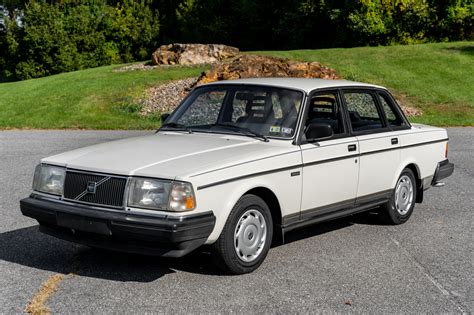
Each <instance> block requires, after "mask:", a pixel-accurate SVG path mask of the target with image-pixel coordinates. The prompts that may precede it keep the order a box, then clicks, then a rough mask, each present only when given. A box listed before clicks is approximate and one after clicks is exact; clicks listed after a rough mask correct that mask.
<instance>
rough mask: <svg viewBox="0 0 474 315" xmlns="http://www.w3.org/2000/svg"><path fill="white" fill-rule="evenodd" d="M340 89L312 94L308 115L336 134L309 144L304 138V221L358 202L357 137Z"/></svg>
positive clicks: (308, 117) (305, 123) (313, 121)
mask: <svg viewBox="0 0 474 315" xmlns="http://www.w3.org/2000/svg"><path fill="white" fill-rule="evenodd" d="M344 117H345V114H344V110H343V107H342V104H341V98H340V94H339V93H338V91H326V92H318V93H317V94H313V95H310V99H309V103H308V104H307V108H306V113H305V116H304V120H303V123H304V126H305V129H306V127H307V126H308V125H309V124H310V123H316V124H324V125H329V126H331V127H332V130H333V132H334V135H333V137H331V138H329V139H324V140H321V141H317V142H315V143H306V140H305V138H304V137H303V140H302V143H301V154H302V159H303V192H302V201H301V215H300V219H301V220H310V219H312V218H316V217H321V216H326V215H329V214H330V213H333V212H338V211H340V210H343V209H347V208H350V207H352V206H353V205H354V202H355V197H356V192H357V182H358V174H359V164H358V155H359V150H358V145H357V139H356V138H355V137H353V136H351V135H350V133H349V130H348V127H347V124H346V122H345V119H344Z"/></svg>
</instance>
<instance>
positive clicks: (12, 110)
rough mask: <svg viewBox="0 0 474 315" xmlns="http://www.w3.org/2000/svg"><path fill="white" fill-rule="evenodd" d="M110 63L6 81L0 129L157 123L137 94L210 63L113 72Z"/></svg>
mask: <svg viewBox="0 0 474 315" xmlns="http://www.w3.org/2000/svg"><path fill="white" fill-rule="evenodd" d="M117 67H121V66H117V65H115V66H107V67H100V68H94V69H88V70H82V71H75V72H69V73H63V74H59V75H54V76H50V77H46V78H41V79H34V80H27V81H21V82H12V83H2V84H0V129H10V128H44V129H63V128H64V129H65V128H74V129H76V128H77V129H156V128H158V127H159V125H160V118H159V117H158V116H151V117H147V118H143V117H141V116H140V115H139V114H138V111H139V109H140V107H139V105H138V104H137V99H139V98H140V97H141V96H143V95H144V91H145V89H146V88H147V87H149V86H153V85H157V84H159V83H161V82H167V81H170V80H176V79H183V78H187V77H195V76H198V75H199V74H200V73H201V72H202V71H203V70H204V68H197V67H192V68H191V67H169V68H162V69H155V70H147V71H127V72H113V71H112V70H113V69H114V68H117Z"/></svg>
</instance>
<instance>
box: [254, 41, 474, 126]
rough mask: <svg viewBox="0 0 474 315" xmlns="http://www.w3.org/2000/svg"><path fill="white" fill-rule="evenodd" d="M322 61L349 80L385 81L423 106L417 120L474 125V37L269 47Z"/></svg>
mask: <svg viewBox="0 0 474 315" xmlns="http://www.w3.org/2000/svg"><path fill="white" fill-rule="evenodd" d="M258 54H265V55H271V56H277V57H285V58H290V59H295V60H300V61H319V62H321V63H322V64H324V65H327V66H329V67H332V68H334V69H336V70H337V71H338V73H339V74H341V75H342V76H343V77H344V78H346V79H348V80H355V81H362V82H368V83H373V84H379V85H383V86H385V87H387V88H389V89H390V90H391V91H392V92H393V93H394V94H395V96H396V97H397V98H398V99H399V101H400V102H403V103H405V104H406V105H410V106H414V107H418V108H421V109H422V111H423V113H424V115H423V116H421V117H413V118H411V119H410V120H411V121H413V122H421V123H426V124H432V125H438V126H474V42H472V41H471V42H456V43H438V44H423V45H412V46H389V47H361V48H350V49H321V50H292V51H264V52H258Z"/></svg>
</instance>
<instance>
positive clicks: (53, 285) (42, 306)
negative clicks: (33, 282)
mask: <svg viewBox="0 0 474 315" xmlns="http://www.w3.org/2000/svg"><path fill="white" fill-rule="evenodd" d="M64 278H65V275H62V274H55V275H53V276H51V277H49V278H48V280H46V281H45V282H43V284H42V285H41V288H40V289H39V290H38V292H37V293H36V294H35V296H33V298H32V299H31V301H30V302H29V303H28V305H27V306H26V309H25V311H26V312H27V313H29V314H35V315H40V314H41V315H44V314H51V311H50V310H49V308H48V307H47V306H46V301H47V300H48V299H49V297H50V296H51V295H52V294H53V293H54V292H56V291H57V289H58V286H59V283H60V282H61V281H62V280H63V279H64Z"/></svg>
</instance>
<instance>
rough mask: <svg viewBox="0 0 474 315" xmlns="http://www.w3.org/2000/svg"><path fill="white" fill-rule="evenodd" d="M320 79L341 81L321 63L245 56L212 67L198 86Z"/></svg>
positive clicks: (331, 70) (332, 70)
mask: <svg viewBox="0 0 474 315" xmlns="http://www.w3.org/2000/svg"><path fill="white" fill-rule="evenodd" d="M277 77H290V78H319V79H340V77H339V75H338V74H337V73H336V70H334V69H331V68H328V67H326V66H323V65H322V64H320V63H319V62H298V61H293V60H289V59H284V58H277V57H269V56H257V55H243V56H239V57H237V58H235V59H233V60H231V61H229V62H222V63H218V64H215V65H213V66H212V68H211V69H210V70H208V71H206V72H204V73H203V74H202V75H201V76H200V77H199V80H198V83H197V84H204V83H209V82H215V81H220V80H234V79H243V78H277Z"/></svg>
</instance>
